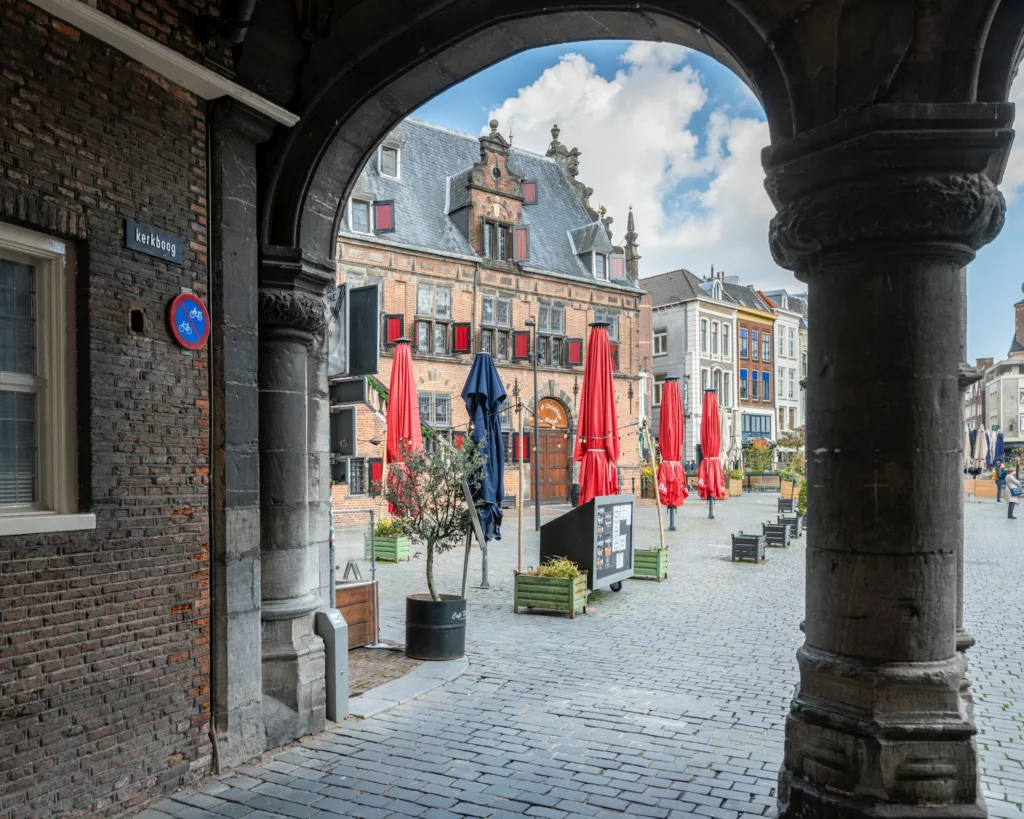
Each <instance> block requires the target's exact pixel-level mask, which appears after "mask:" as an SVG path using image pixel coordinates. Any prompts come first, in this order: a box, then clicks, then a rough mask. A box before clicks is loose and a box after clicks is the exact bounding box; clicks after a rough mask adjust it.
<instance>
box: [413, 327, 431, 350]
mask: <svg viewBox="0 0 1024 819" xmlns="http://www.w3.org/2000/svg"><path fill="white" fill-rule="evenodd" d="M416 349H417V350H418V351H419V352H421V353H429V352H430V322H429V321H417V322H416Z"/></svg>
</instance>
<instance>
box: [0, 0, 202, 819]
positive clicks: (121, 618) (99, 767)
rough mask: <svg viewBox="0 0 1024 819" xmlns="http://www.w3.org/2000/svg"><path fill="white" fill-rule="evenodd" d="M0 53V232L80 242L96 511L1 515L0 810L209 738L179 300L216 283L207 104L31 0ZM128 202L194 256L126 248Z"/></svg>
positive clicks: (56, 800)
mask: <svg viewBox="0 0 1024 819" xmlns="http://www.w3.org/2000/svg"><path fill="white" fill-rule="evenodd" d="M123 5H125V6H126V7H127V6H128V5H129V4H123ZM165 5H166V6H167V8H164V9H162V10H161V11H159V12H156V13H157V18H154V19H153V20H152V25H153V26H154V31H155V30H157V29H163V30H169V29H170V27H171V25H172V23H171V22H170V21H169V20H168V19H166V18H164V21H163V22H161V21H160V18H161V17H162V15H164V13H165V12H166V13H167V14H170V13H171V12H172V11H173V9H172V7H173V5H174V4H165ZM120 13H121V12H119V14H120ZM125 14H127V16H128V17H129V18H131V17H132V15H133V14H137V15H140V16H142V15H143V14H144V13H143V11H142V10H141V7H139V6H132V8H131V9H130V10H128V11H126V12H125ZM138 25H140V26H141V25H142V22H141V20H139V21H138ZM0 68H2V72H0V110H3V111H4V115H3V116H0V167H2V168H3V172H2V173H0V244H2V241H3V238H2V237H3V231H4V229H5V228H7V227H9V226H19V227H21V228H24V229H27V230H28V231H31V232H32V233H33V234H35V235H39V236H43V237H47V238H50V237H52V238H55V239H58V240H61V241H63V242H65V243H66V246H67V248H68V252H69V257H68V258H69V259H70V260H73V263H72V265H69V268H68V275H72V276H73V277H74V279H75V294H74V303H75V304H76V307H77V309H76V310H75V311H73V314H74V317H75V319H76V321H75V323H76V324H77V327H76V333H77V337H76V338H73V339H69V342H70V344H71V346H72V347H73V348H76V351H77V362H76V364H77V368H76V370H77V372H76V374H75V381H76V387H77V389H76V390H72V393H71V394H72V395H74V394H75V392H77V404H78V407H77V411H78V423H77V441H76V444H77V447H76V449H77V464H78V469H77V476H78V479H77V484H76V485H77V498H78V501H77V509H78V511H79V512H81V513H88V514H92V515H95V530H86V531H51V532H48V533H45V534H34V535H23V536H18V537H10V536H7V537H0V566H2V577H3V581H2V587H0V598H2V601H0V614H2V621H0V634H2V640H3V644H4V649H3V659H2V661H0V702H2V703H3V711H4V718H3V720H2V724H0V741H2V743H3V746H4V747H5V748H6V749H7V752H6V753H5V754H4V756H3V761H2V762H0V783H2V785H0V816H3V817H5V819H15V818H16V817H28V816H58V815H61V816H107V815H113V814H117V813H120V812H122V811H124V810H125V809H128V808H131V807H132V806H134V805H138V804H141V803H143V802H145V801H146V800H148V799H150V798H151V797H154V796H158V795H159V794H161V793H165V792H168V791H170V790H173V789H174V788H177V787H180V786H181V785H185V784H189V783H192V782H195V781H196V780H198V779H199V778H200V777H201V776H203V775H204V774H205V773H206V772H207V771H208V770H209V766H210V760H211V753H212V751H211V743H210V738H209V727H210V711H211V698H210V683H211V676H210V674H211V667H210V666H211V659H210V637H211V607H210V585H211V578H210V552H209V549H210V546H209V544H210V507H209V496H210V486H209V479H210V424H211V415H210V370H209V356H208V353H207V351H206V350H200V351H198V352H188V351H184V350H183V349H182V348H181V347H179V346H177V344H175V343H174V341H173V340H172V338H171V335H170V331H169V327H168V322H167V318H166V316H167V308H168V305H169V303H170V302H171V300H172V299H173V298H174V297H175V296H177V295H178V294H179V293H181V292H182V291H183V290H185V289H188V290H191V291H193V292H195V293H196V294H198V295H199V296H201V297H203V298H204V299H205V298H207V296H208V276H209V271H208V267H207V262H208V259H207V218H208V212H207V208H208V203H207V191H206V174H207V163H206V128H207V119H206V114H205V105H204V104H203V103H202V102H201V101H199V100H197V99H196V98H195V97H194V96H192V95H191V94H189V93H187V92H185V91H182V90H181V89H180V88H177V87H175V86H172V85H170V84H168V83H167V82H166V81H165V80H163V79H161V78H159V77H157V76H155V75H153V74H151V73H150V72H149V71H147V70H144V69H143V68H142V67H141V66H139V65H138V64H137V63H135V62H133V61H132V60H129V59H127V58H125V57H124V56H122V55H121V54H119V53H118V52H117V51H114V50H112V49H110V48H109V47H107V46H106V45H104V44H103V43H100V42H98V41H97V40H95V39H93V38H92V37H90V36H89V35H86V34H83V33H82V32H80V31H78V30H77V29H75V28H73V27H71V26H69V25H66V24H65V23H63V22H62V21H60V20H58V19H55V18H52V17H50V16H48V15H47V14H45V13H43V12H42V11H40V9H39V8H37V7H36V6H33V5H31V4H29V3H13V2H12V3H5V4H3V6H2V7H0ZM125 217H130V218H132V219H135V220H137V221H140V222H143V223H146V224H150V225H153V226H154V227H157V228H158V229H161V230H164V231H166V232H168V233H172V234H176V235H178V236H181V237H183V239H184V248H185V258H184V263H183V264H181V265H177V264H172V263H168V262H164V261H160V260H158V259H155V258H153V257H151V256H146V255H142V254H139V253H136V252H133V251H130V250H126V249H125V247H124V238H125V237H124V218H125ZM3 255H4V253H3V249H2V247H0V256H3ZM69 326H70V325H69Z"/></svg>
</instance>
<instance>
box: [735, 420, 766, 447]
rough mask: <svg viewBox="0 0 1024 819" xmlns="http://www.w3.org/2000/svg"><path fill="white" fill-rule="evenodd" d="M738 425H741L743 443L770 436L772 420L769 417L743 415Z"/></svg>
mask: <svg viewBox="0 0 1024 819" xmlns="http://www.w3.org/2000/svg"><path fill="white" fill-rule="evenodd" d="M740 423H741V425H742V434H743V442H744V443H746V442H747V441H749V440H751V439H752V438H767V437H769V436H771V434H772V418H771V416H770V415H743V417H742V418H741V419H740Z"/></svg>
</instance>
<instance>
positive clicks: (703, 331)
mask: <svg viewBox="0 0 1024 819" xmlns="http://www.w3.org/2000/svg"><path fill="white" fill-rule="evenodd" d="M700 351H701V352H702V353H707V351H708V320H707V319H701V320H700Z"/></svg>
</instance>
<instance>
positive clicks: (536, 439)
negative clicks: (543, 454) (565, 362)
mask: <svg viewBox="0 0 1024 819" xmlns="http://www.w3.org/2000/svg"><path fill="white" fill-rule="evenodd" d="M538 392H539V389H538V388H537V329H536V328H534V330H533V508H534V516H535V518H536V520H535V523H534V525H535V527H536V530H537V531H538V532H539V531H540V463H538V462H539V460H540V425H539V420H538V419H539V418H540V412H539V410H540V401H539V399H538V397H537V394H538Z"/></svg>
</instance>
